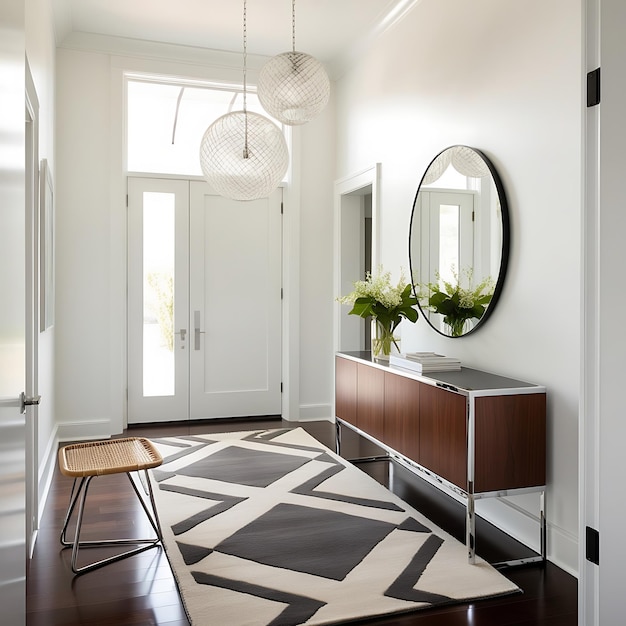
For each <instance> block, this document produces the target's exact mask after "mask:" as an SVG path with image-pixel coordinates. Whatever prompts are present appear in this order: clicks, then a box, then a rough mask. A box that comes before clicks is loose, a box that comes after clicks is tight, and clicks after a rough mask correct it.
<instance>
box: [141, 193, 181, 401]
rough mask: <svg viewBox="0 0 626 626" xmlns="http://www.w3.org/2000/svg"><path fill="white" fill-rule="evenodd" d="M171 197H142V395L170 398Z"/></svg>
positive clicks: (155, 194)
mask: <svg viewBox="0 0 626 626" xmlns="http://www.w3.org/2000/svg"><path fill="white" fill-rule="evenodd" d="M174 200H175V196H174V194H173V193H158V192H144V194H143V395H144V396H173V395H174V387H175V385H174V374H175V367H174V269H175V268H174V228H175V225H174Z"/></svg>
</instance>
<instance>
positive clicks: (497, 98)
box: [336, 0, 582, 572]
mask: <svg viewBox="0 0 626 626" xmlns="http://www.w3.org/2000/svg"><path fill="white" fill-rule="evenodd" d="M581 27H582V26H581V3H580V2H578V1H574V2H573V1H572V0H553V1H551V2H544V1H543V0H529V1H528V2H523V3H520V2H512V1H502V0H479V1H476V2H466V1H465V0H422V2H420V3H418V4H417V5H416V7H415V8H414V9H413V10H412V11H411V12H410V13H409V14H408V15H407V16H406V17H405V18H404V19H403V20H402V21H401V22H400V23H398V24H397V25H395V26H394V27H392V28H391V29H390V30H389V31H388V32H386V33H385V34H384V35H383V36H382V37H381V38H380V39H379V40H378V41H377V42H376V43H375V44H374V46H373V48H372V49H371V50H370V51H369V52H368V53H366V54H365V55H364V56H363V57H362V59H361V60H360V62H359V63H358V64H357V65H356V66H355V67H354V68H353V69H352V70H350V71H349V72H348V73H347V74H346V75H345V76H344V77H343V78H341V79H340V80H339V81H338V83H337V89H336V99H337V119H336V129H337V172H336V177H337V178H341V177H344V176H348V175H350V174H352V173H354V172H358V171H361V170H363V169H364V168H366V167H368V166H370V165H372V164H373V163H376V162H380V163H381V164H382V180H381V206H380V215H381V220H380V221H381V259H382V262H383V264H384V265H385V267H386V268H387V269H390V270H392V271H393V272H396V273H397V272H398V270H399V268H400V267H401V266H402V267H404V268H408V241H407V235H408V228H409V220H410V215H411V208H412V203H413V199H414V196H415V192H416V188H417V185H418V183H419V180H420V177H421V175H422V174H423V172H424V170H425V168H426V167H427V165H428V163H429V162H430V160H431V159H432V158H433V157H434V156H435V155H436V154H437V153H438V152H439V151H440V150H442V149H443V148H445V147H447V146H449V145H452V144H466V145H470V146H473V147H476V148H478V149H480V150H482V151H484V152H485V153H486V154H487V156H489V157H490V158H491V160H492V161H493V163H494V165H495V167H496V168H497V170H498V172H499V173H500V176H501V178H502V180H503V184H504V188H505V190H506V194H507V197H508V201H509V208H510V214H511V235H512V245H511V255H510V263H509V270H508V274H507V277H506V282H505V285H504V290H503V292H502V296H501V299H500V301H499V303H498V306H497V308H496V310H495V312H494V313H493V315H492V316H491V317H490V319H489V322H488V323H487V324H486V325H485V327H484V328H483V329H481V330H480V331H479V332H476V333H475V334H473V335H471V336H469V337H466V338H463V339H448V338H444V337H442V336H440V335H437V334H436V333H435V332H434V331H432V330H431V329H430V327H428V325H427V324H426V323H425V322H424V321H423V320H419V321H418V322H417V324H416V325H414V326H412V325H408V326H404V328H403V329H402V343H403V349H405V350H416V349H419V350H437V351H441V352H443V353H444V354H449V355H454V356H457V357H460V358H461V359H462V361H463V363H464V364H465V365H468V366H472V367H478V368H482V369H485V370H489V371H494V372H497V373H501V374H504V375H508V376H512V377H516V378H521V379H525V380H529V381H532V382H536V383H539V384H543V385H545V386H546V387H547V390H548V482H549V489H548V494H547V517H548V524H549V537H548V553H549V557H550V558H551V560H554V561H555V562H557V563H559V564H560V565H562V566H564V567H565V568H566V569H567V570H569V571H571V572H575V571H576V570H577V553H576V551H577V532H578V530H577V518H578V496H577V471H578V470H577V450H578V448H577V445H578V439H577V429H578V386H579V353H580V346H579V343H580V342H579V324H580V314H579V306H578V305H579V297H580V288H579V275H580V274H579V273H580V263H581V261H580V238H581V231H580V210H581V208H580V207H581V192H580V180H581V165H580V163H581V115H582V113H581V89H582V87H581V54H582V52H581ZM524 506H528V504H524ZM533 512H534V513H535V514H536V511H533Z"/></svg>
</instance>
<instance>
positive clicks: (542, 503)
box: [492, 489, 547, 569]
mask: <svg viewBox="0 0 626 626" xmlns="http://www.w3.org/2000/svg"><path fill="white" fill-rule="evenodd" d="M539 551H540V553H539V555H538V556H530V557H527V558H525V559H513V560H510V561H499V562H498V563H492V565H493V566H494V567H496V568H498V569H504V568H507V567H516V566H518V565H528V564H532V563H541V564H545V562H546V558H547V524H546V492H545V489H544V490H543V491H540V492H539Z"/></svg>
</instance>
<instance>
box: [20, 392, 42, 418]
mask: <svg viewBox="0 0 626 626" xmlns="http://www.w3.org/2000/svg"><path fill="white" fill-rule="evenodd" d="M40 400H41V396H27V395H26V394H25V393H24V392H23V391H22V393H20V413H22V414H24V413H26V407H27V406H36V405H38V404H39V401H40Z"/></svg>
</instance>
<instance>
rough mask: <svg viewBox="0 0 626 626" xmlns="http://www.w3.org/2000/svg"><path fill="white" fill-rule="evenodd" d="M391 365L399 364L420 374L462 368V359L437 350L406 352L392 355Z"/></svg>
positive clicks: (390, 358) (390, 357)
mask: <svg viewBox="0 0 626 626" xmlns="http://www.w3.org/2000/svg"><path fill="white" fill-rule="evenodd" d="M389 365H397V366H398V367H404V368H405V369H409V370H412V371H414V372H417V373H418V374H427V373H429V372H452V371H455V370H460V369H461V361H460V360H459V359H457V358H455V357H452V356H444V355H442V354H437V353H436V352H405V353H404V354H401V355H394V354H392V355H390V356H389Z"/></svg>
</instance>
